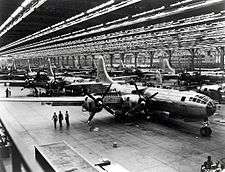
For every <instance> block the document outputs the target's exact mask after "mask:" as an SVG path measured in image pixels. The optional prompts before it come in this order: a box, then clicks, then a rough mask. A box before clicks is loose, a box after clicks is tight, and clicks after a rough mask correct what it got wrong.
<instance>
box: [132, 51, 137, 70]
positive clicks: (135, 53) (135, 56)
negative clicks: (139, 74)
mask: <svg viewBox="0 0 225 172" xmlns="http://www.w3.org/2000/svg"><path fill="white" fill-rule="evenodd" d="M133 54H134V67H135V68H137V60H138V52H134V53H133Z"/></svg>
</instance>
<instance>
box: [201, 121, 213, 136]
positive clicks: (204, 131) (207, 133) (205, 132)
mask: <svg viewBox="0 0 225 172" xmlns="http://www.w3.org/2000/svg"><path fill="white" fill-rule="evenodd" d="M200 134H201V135H202V136H203V137H209V136H211V134H212V130H211V128H210V127H209V121H208V120H205V121H204V122H203V124H202V128H201V129H200Z"/></svg>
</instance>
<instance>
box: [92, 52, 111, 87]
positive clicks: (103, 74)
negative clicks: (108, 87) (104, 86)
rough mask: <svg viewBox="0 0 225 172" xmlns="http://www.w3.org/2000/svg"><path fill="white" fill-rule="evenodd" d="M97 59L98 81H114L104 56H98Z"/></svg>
mask: <svg viewBox="0 0 225 172" xmlns="http://www.w3.org/2000/svg"><path fill="white" fill-rule="evenodd" d="M96 60H97V78H96V80H97V81H98V82H104V83H114V81H113V80H112V78H110V76H109V75H108V73H107V71H106V66H105V61H104V58H103V57H102V56H99V57H97V58H96Z"/></svg>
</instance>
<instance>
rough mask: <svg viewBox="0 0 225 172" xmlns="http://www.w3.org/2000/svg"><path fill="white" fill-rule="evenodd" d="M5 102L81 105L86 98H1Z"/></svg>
mask: <svg viewBox="0 0 225 172" xmlns="http://www.w3.org/2000/svg"><path fill="white" fill-rule="evenodd" d="M0 101H4V102H40V103H46V104H51V105H53V106H54V105H55V106H57V105H58V106H64V105H67V106H69V105H77V106H78V105H81V104H82V103H83V101H84V97H8V98H0Z"/></svg>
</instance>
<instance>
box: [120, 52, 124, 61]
mask: <svg viewBox="0 0 225 172" xmlns="http://www.w3.org/2000/svg"><path fill="white" fill-rule="evenodd" d="M124 56H125V53H120V59H121V60H122V62H123V63H124Z"/></svg>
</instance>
